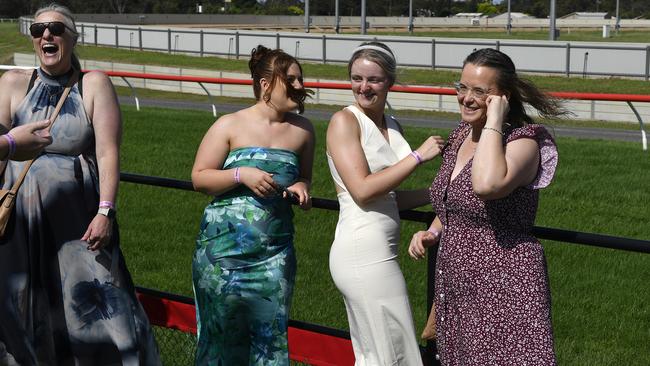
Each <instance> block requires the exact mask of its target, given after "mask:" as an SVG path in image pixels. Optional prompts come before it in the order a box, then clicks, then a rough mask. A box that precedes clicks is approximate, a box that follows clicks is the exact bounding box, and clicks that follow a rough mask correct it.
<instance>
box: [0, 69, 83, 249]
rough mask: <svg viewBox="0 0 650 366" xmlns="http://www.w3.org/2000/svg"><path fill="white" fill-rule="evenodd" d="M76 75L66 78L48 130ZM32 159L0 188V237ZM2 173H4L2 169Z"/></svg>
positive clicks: (48, 128) (5, 229)
mask: <svg viewBox="0 0 650 366" xmlns="http://www.w3.org/2000/svg"><path fill="white" fill-rule="evenodd" d="M78 75H79V71H77V70H75V71H74V73H73V74H72V77H70V80H68V84H67V85H66V87H65V89H64V90H63V94H61V98H59V102H58V103H57V104H56V108H54V112H53V113H52V115H51V116H50V125H49V126H48V127H47V131H48V132H49V131H50V130H51V129H52V125H54V121H55V120H56V117H57V116H58V115H59V112H60V111H61V108H62V107H63V102H65V100H66V98H67V97H68V94H70V89H72V86H73V85H74V83H75V82H76V79H77V76H78ZM34 160H36V158H34V159H31V160H29V161H27V162H26V163H25V167H24V168H23V171H22V172H21V173H20V176H19V177H18V179H16V181H15V182H14V185H13V186H12V187H11V189H0V238H4V236H5V233H6V232H7V225H8V224H9V219H10V218H11V214H12V212H13V211H14V206H15V205H16V195H17V194H18V189H19V188H20V186H21V185H22V184H23V180H25V176H26V175H27V172H28V171H29V168H30V167H31V166H32V163H34ZM4 169H7V165H5V167H4ZM2 173H3V174H4V171H3V172H2Z"/></svg>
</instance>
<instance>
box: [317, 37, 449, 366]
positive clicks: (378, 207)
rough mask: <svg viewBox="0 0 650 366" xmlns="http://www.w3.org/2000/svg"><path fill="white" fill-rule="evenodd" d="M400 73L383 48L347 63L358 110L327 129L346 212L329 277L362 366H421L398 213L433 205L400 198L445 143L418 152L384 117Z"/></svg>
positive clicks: (427, 144)
mask: <svg viewBox="0 0 650 366" xmlns="http://www.w3.org/2000/svg"><path fill="white" fill-rule="evenodd" d="M395 70H396V61H395V56H394V54H393V52H392V51H391V50H390V49H389V48H388V47H387V46H386V45H384V44H383V43H380V42H366V43H363V44H361V46H359V47H358V48H357V49H355V50H354V52H353V54H352V58H351V59H350V61H349V63H348V71H349V75H350V80H351V84H352V92H353V94H354V100H355V103H354V104H353V105H350V106H348V107H346V108H344V109H343V110H341V111H339V112H337V113H335V114H334V115H333V116H332V119H331V120H330V123H329V127H328V129H327V158H328V163H329V167H330V172H331V173H332V178H333V179H334V182H335V185H336V191H337V193H338V194H337V196H338V200H339V204H340V214H339V221H338V224H337V227H336V233H335V237H334V243H333V244H332V249H331V251H330V272H331V274H332V278H333V280H334V283H335V284H336V286H337V287H338V289H339V290H340V291H341V293H342V294H343V297H344V300H345V306H346V310H347V314H348V321H349V323H350V335H351V338H352V346H353V348H354V354H355V358H356V365H357V366H365V365H373V366H374V365H422V359H421V357H420V351H419V347H418V343H417V341H416V337H415V329H414V327H413V318H412V315H411V308H410V305H409V300H408V295H407V293H406V285H405V282H404V277H403V276H402V272H401V271H400V268H399V264H398V262H397V252H398V251H397V246H398V244H399V241H400V238H399V223H400V220H399V210H405V209H409V208H413V207H417V206H421V205H424V204H426V203H427V200H428V193H427V192H426V189H423V190H418V191H401V192H395V191H394V190H395V189H396V188H397V186H398V185H399V184H400V183H401V182H402V181H404V180H405V179H406V178H407V177H408V176H409V174H411V173H412V172H413V171H414V170H415V168H416V167H417V166H418V165H419V164H421V163H424V162H426V161H429V160H431V159H433V158H434V157H436V156H437V155H438V154H440V150H441V148H442V146H443V143H444V141H443V140H442V138H441V137H440V136H431V137H429V138H427V140H426V141H424V143H423V144H422V146H420V147H419V148H418V149H417V150H415V151H411V148H410V147H409V145H408V143H407V142H406V140H405V139H404V138H403V137H402V134H401V127H400V126H399V124H398V123H397V121H396V120H395V119H394V118H393V117H392V116H385V115H384V108H385V105H386V98H387V96H388V90H389V89H390V87H391V86H392V85H393V84H394V83H395V78H396V76H395V75H396V72H395Z"/></svg>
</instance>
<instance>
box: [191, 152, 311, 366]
mask: <svg viewBox="0 0 650 366" xmlns="http://www.w3.org/2000/svg"><path fill="white" fill-rule="evenodd" d="M237 167H255V168H258V169H261V170H264V171H266V172H269V173H272V174H273V179H274V180H275V182H276V183H278V185H280V186H281V187H283V188H286V187H288V186H290V185H291V184H293V183H294V182H295V181H296V180H297V179H298V177H299V163H298V156H297V155H296V154H295V153H294V152H292V151H289V150H283V149H271V148H260V147H245V148H239V149H235V150H233V151H231V152H230V153H229V154H228V157H227V158H226V161H225V163H224V167H223V169H234V168H237ZM292 219H293V211H292V209H291V204H290V202H289V201H288V200H287V199H285V198H283V197H282V195H281V193H278V195H276V196H274V197H270V198H260V197H258V196H256V195H255V194H254V193H253V192H252V191H250V190H249V189H248V188H247V187H246V186H244V185H240V186H239V187H237V188H235V189H233V190H231V191H229V192H226V193H224V194H222V195H220V196H218V197H216V198H215V199H214V200H213V201H212V202H211V203H210V204H209V205H208V206H207V207H206V208H205V211H204V214H203V219H202V221H201V227H200V230H199V234H198V237H197V240H196V251H195V253H194V259H193V263H192V273H193V281H194V293H195V296H196V310H197V311H196V314H197V322H198V349H197V355H196V364H197V365H288V364H289V355H288V347H287V328H288V315H289V307H290V302H291V295H292V292H293V284H294V278H295V273H296V258H295V253H294V247H293V233H294V228H293V223H292Z"/></svg>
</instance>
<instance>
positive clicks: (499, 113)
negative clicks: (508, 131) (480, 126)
mask: <svg viewBox="0 0 650 366" xmlns="http://www.w3.org/2000/svg"><path fill="white" fill-rule="evenodd" d="M485 103H486V105H487V123H486V126H490V127H499V128H500V127H501V126H502V125H503V121H504V120H505V118H506V115H508V112H509V111H510V103H509V102H508V97H506V96H505V95H490V96H488V97H487V99H486V100H485Z"/></svg>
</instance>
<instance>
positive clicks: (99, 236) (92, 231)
mask: <svg viewBox="0 0 650 366" xmlns="http://www.w3.org/2000/svg"><path fill="white" fill-rule="evenodd" d="M112 232H113V219H109V218H108V217H106V216H104V215H101V214H97V215H95V218H94V219H93V221H91V222H90V225H88V229H86V233H85V234H84V235H83V236H82V237H81V240H83V241H86V242H87V243H88V249H89V250H93V251H94V250H99V249H101V248H103V247H104V246H105V245H106V244H108V243H110V241H111V234H112Z"/></svg>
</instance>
